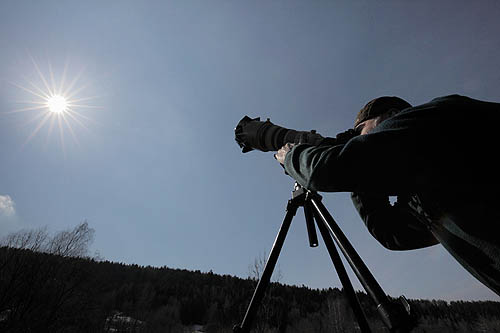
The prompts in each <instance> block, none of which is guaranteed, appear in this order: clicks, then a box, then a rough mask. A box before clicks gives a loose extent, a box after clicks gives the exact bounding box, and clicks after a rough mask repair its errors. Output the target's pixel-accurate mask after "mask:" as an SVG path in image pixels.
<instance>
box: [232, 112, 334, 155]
mask: <svg viewBox="0 0 500 333" xmlns="http://www.w3.org/2000/svg"><path fill="white" fill-rule="evenodd" d="M234 134H235V140H236V142H237V143H238V145H239V146H240V147H241V148H242V152H243V153H246V152H249V151H251V150H254V149H257V150H260V151H278V150H279V149H280V148H281V147H283V146H284V145H285V144H286V143H295V144H298V143H309V144H312V145H319V144H321V142H323V140H324V139H325V138H324V137H322V136H321V135H319V134H317V133H316V131H314V130H313V131H310V132H306V131H295V130H292V129H288V128H284V127H281V126H277V125H274V124H273V123H271V121H270V120H269V119H267V120H266V121H261V120H260V117H257V118H254V119H252V118H250V117H248V116H245V117H243V119H241V120H240V121H239V123H238V125H236V128H235V129H234Z"/></svg>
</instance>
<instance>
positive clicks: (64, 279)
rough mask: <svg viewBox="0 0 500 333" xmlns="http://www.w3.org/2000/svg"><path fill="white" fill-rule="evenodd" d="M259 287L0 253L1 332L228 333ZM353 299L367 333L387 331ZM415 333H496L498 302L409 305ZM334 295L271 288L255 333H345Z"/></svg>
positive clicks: (366, 302) (341, 305)
mask: <svg viewBox="0 0 500 333" xmlns="http://www.w3.org/2000/svg"><path fill="white" fill-rule="evenodd" d="M255 284H256V281H254V280H252V279H241V278H238V277H233V276H229V275H217V274H214V273H212V272H206V273H204V272H200V271H187V270H182V269H171V268H167V267H161V268H156V267H143V266H138V265H125V264H120V263H113V262H108V261H96V260H93V259H85V258H73V257H64V256H60V255H53V254H47V253H39V252H34V251H31V250H26V249H24V250H21V249H13V248H8V247H1V248H0V331H1V332H46V331H50V332H106V331H107V332H188V331H191V332H192V331H194V330H195V329H198V330H200V331H204V332H231V331H232V330H231V328H232V326H233V325H234V324H235V323H239V322H240V321H241V319H242V318H243V316H244V313H245V311H246V307H247V305H248V303H249V301H250V298H251V295H252V292H253V289H254V287H255ZM358 297H359V299H360V301H361V304H362V307H363V309H364V310H365V312H366V315H367V317H368V318H369V321H370V325H371V327H372V329H373V331H374V332H384V331H386V330H385V329H384V328H383V326H382V323H381V322H380V321H379V319H378V317H377V314H376V313H375V309H374V306H373V304H371V300H370V299H369V298H368V297H367V296H366V295H365V294H364V293H359V294H358ZM410 304H411V306H412V309H413V311H414V312H415V314H416V316H417V318H418V321H419V326H418V327H417V328H416V329H415V330H414V331H415V332H424V331H425V332H441V333H442V332H485V331H487V332H495V331H500V303H497V302H450V303H448V302H445V301H436V300H432V301H430V300H410ZM354 327H355V325H354V323H353V316H352V314H351V311H350V309H349V307H348V305H347V304H346V300H345V299H344V297H343V296H342V293H341V291H340V290H338V289H328V290H314V289H310V288H307V287H305V286H303V287H297V286H288V285H282V284H277V283H274V284H273V285H272V286H271V290H270V293H269V295H268V297H267V298H266V299H265V301H264V302H263V304H262V306H261V310H260V313H259V315H258V318H257V320H256V323H255V332H350V331H354V330H355V329H354Z"/></svg>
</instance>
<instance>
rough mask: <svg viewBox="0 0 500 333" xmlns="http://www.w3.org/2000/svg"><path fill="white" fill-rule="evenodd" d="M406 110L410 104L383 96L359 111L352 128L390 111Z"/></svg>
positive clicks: (393, 97)
mask: <svg viewBox="0 0 500 333" xmlns="http://www.w3.org/2000/svg"><path fill="white" fill-rule="evenodd" d="M407 108H411V104H410V103H408V102H407V101H405V100H404V99H401V98H399V97H395V96H392V97H391V96H383V97H378V98H375V99H373V100H371V101H369V102H368V103H367V104H366V105H365V107H364V108H362V109H361V110H360V111H359V113H358V116H357V117H356V121H355V122H354V127H356V126H357V125H358V124H359V123H361V122H363V121H365V120H368V119H372V118H375V117H378V116H380V115H382V114H384V113H386V112H387V111H390V110H391V109H396V110H397V111H401V110H404V109H407Z"/></svg>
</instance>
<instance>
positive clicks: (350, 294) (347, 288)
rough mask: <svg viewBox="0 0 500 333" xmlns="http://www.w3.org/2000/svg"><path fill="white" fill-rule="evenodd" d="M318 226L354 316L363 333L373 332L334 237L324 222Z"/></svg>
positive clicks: (317, 220) (318, 221)
mask: <svg viewBox="0 0 500 333" xmlns="http://www.w3.org/2000/svg"><path fill="white" fill-rule="evenodd" d="M316 224H317V225H318V229H319V231H320V233H321V237H323V241H324V242H325V245H326V248H327V249H328V253H329V254H330V258H331V259H332V262H333V266H335V270H336V271H337V274H338V276H339V279H340V282H341V283H342V286H343V287H344V292H345V293H346V296H347V300H348V301H349V304H350V305H351V308H352V311H353V312H354V315H355V317H356V319H357V320H358V324H359V328H360V330H361V332H363V333H365V332H371V330H370V326H369V325H368V321H367V320H366V316H365V314H364V313H363V309H361V305H360V304H359V301H358V298H357V297H356V293H355V291H354V288H353V287H352V284H351V280H349V276H348V275H347V271H346V270H345V267H344V264H343V263H342V260H341V259H340V255H339V252H338V251H337V249H336V248H335V244H334V243H333V239H332V236H331V235H330V233H329V232H328V228H327V227H326V225H325V224H324V222H323V221H320V220H319V219H316Z"/></svg>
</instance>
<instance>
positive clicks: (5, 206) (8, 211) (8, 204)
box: [0, 195, 16, 217]
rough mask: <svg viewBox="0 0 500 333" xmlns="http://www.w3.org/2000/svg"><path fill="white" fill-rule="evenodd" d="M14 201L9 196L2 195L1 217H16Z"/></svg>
mask: <svg viewBox="0 0 500 333" xmlns="http://www.w3.org/2000/svg"><path fill="white" fill-rule="evenodd" d="M15 205H16V204H15V203H14V200H12V198H11V197H10V196H9V195H0V215H2V216H5V217H11V216H14V215H16V208H15Z"/></svg>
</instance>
